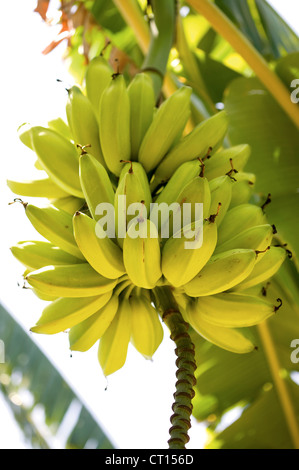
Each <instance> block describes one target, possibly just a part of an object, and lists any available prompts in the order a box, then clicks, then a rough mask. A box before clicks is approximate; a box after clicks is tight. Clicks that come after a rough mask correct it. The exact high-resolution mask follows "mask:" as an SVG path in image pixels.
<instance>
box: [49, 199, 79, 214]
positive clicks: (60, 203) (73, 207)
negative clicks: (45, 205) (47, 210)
mask: <svg viewBox="0 0 299 470" xmlns="http://www.w3.org/2000/svg"><path fill="white" fill-rule="evenodd" d="M50 202H51V205H52V206H54V207H56V208H57V209H62V210H63V211H65V212H67V213H68V214H71V215H74V213H75V212H76V211H78V210H80V209H82V210H83V208H84V207H85V199H79V198H78V197H74V196H68V197H62V198H58V199H51V201H50Z"/></svg>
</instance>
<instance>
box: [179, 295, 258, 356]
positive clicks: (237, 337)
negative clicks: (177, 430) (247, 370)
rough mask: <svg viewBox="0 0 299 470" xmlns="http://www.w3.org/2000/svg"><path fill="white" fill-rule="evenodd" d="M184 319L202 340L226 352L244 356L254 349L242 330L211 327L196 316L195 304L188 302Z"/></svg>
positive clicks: (200, 317)
mask: <svg viewBox="0 0 299 470" xmlns="http://www.w3.org/2000/svg"><path fill="white" fill-rule="evenodd" d="M184 319H185V320H186V321H187V322H188V323H189V324H190V325H191V326H192V328H193V329H194V330H195V331H196V332H197V333H198V334H199V335H200V336H202V337H203V338H204V339H206V340H207V341H209V342H210V343H213V344H215V345H216V346H218V347H220V348H222V349H226V350H227V351H230V352H233V353H237V354H245V353H249V352H251V351H253V350H254V349H255V346H254V344H253V343H252V342H251V341H250V340H249V339H248V338H246V337H245V336H244V335H243V334H242V330H241V329H240V330H237V329H233V328H223V327H222V326H216V325H212V324H211V323H209V322H207V321H205V320H204V319H203V318H202V316H200V315H199V314H198V308H197V305H196V302H190V303H189V304H188V308H187V309H186V311H185V312H184Z"/></svg>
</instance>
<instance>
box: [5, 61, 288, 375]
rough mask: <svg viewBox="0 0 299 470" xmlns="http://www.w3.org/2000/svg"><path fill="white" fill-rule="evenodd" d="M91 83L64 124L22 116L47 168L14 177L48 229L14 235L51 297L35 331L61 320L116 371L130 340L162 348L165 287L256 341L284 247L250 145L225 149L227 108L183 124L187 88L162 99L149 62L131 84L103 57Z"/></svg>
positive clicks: (208, 333)
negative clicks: (254, 331) (259, 198)
mask: <svg viewBox="0 0 299 470" xmlns="http://www.w3.org/2000/svg"><path fill="white" fill-rule="evenodd" d="M84 89H85V90H86V94H85V92H83V91H82V90H81V89H80V88H79V87H72V88H71V89H70V90H69V91H68V97H67V103H66V115H67V122H64V121H63V120H62V119H61V118H58V119H56V120H52V121H50V122H49V123H48V127H40V126H34V127H30V126H21V127H20V129H19V136H20V139H21V141H22V142H23V143H24V145H26V146H27V147H29V148H30V149H31V150H32V151H33V152H34V153H35V154H36V163H35V166H36V168H37V169H38V170H39V171H41V172H42V176H41V177H40V178H38V179H35V180H30V181H14V180H9V181H8V182H7V184H8V186H9V188H10V189H11V190H12V192H14V193H15V194H17V195H18V197H17V198H15V200H14V202H21V204H22V205H23V207H24V211H25V215H26V216H27V218H28V219H29V221H30V222H31V224H32V225H33V227H34V228H35V229H36V230H37V232H39V234H40V235H41V236H42V237H43V238H44V239H45V240H44V241H35V240H30V241H21V242H19V243H18V244H16V245H15V246H13V247H11V251H12V254H13V255H14V256H15V257H16V258H17V259H18V260H19V261H20V262H21V263H22V264H23V265H24V267H25V272H24V278H25V280H26V282H27V283H28V284H29V286H30V288H31V289H32V291H33V292H34V293H35V294H36V295H37V296H38V297H39V298H41V299H43V300H45V301H47V302H48V303H47V305H46V307H45V308H44V310H43V312H42V315H41V317H40V318H39V320H38V321H37V323H36V325H35V326H33V327H32V331H34V332H36V333H43V334H56V333H59V332H62V331H65V330H67V331H68V335H69V342H70V349H71V350H76V351H87V350H88V349H90V348H91V347H93V346H94V345H95V343H98V359H99V363H100V365H101V367H102V369H103V372H104V374H105V375H109V374H112V373H114V372H115V371H117V370H118V369H120V368H121V367H122V366H123V365H124V363H125V361H126V356H127V351H128V347H129V344H131V345H133V347H135V348H136V350H137V351H138V352H139V353H140V354H142V355H143V356H144V357H145V358H151V357H152V356H153V355H154V353H155V351H156V350H157V348H158V346H159V345H160V343H161V341H162V339H163V328H162V324H161V321H160V318H159V314H158V308H156V304H155V295H154V293H155V287H157V286H165V288H166V289H169V288H170V289H171V292H172V293H173V296H174V298H175V300H176V302H177V304H178V307H179V309H180V311H181V313H182V315H183V317H184V318H185V320H186V321H187V322H188V323H189V324H190V325H191V327H192V328H193V329H194V330H195V331H196V332H197V333H198V334H199V335H201V336H202V337H204V338H205V339H206V340H208V341H210V342H212V343H214V344H216V345H217V346H219V347H221V348H224V349H227V350H229V351H233V352H236V353H246V352H250V351H252V350H253V349H254V347H255V346H254V344H253V342H252V340H251V338H250V336H249V335H248V328H249V327H251V326H253V325H256V324H258V323H259V322H261V321H264V320H265V319H266V318H268V317H269V316H271V315H272V314H274V313H275V312H276V311H277V310H278V308H279V307H280V303H279V302H278V304H277V305H272V304H271V303H270V302H269V301H268V300H267V299H266V298H265V297H264V296H262V295H253V294H252V288H255V287H257V288H258V289H260V290H261V288H262V286H263V284H264V283H266V282H267V281H268V280H269V279H270V278H271V277H272V276H273V275H274V274H275V273H276V272H277V271H278V269H279V268H280V266H281V264H282V263H283V261H284V259H285V257H286V255H287V251H286V250H285V249H284V248H283V247H282V246H277V243H276V242H275V234H276V230H275V227H274V226H272V225H270V224H269V223H268V221H267V218H266V215H265V213H264V208H265V205H263V206H262V207H259V206H257V205H255V204H253V203H251V202H250V198H251V195H252V192H253V188H254V183H255V176H254V175H252V174H250V173H246V172H245V171H244V168H245V165H246V163H247V161H248V158H249V157H250V148H249V146H248V145H247V144H243V145H237V146H234V147H230V148H225V147H224V143H223V142H224V138H225V134H226V132H227V128H228V120H227V116H226V113H225V111H221V112H219V113H218V114H216V115H215V116H213V117H211V118H209V119H207V120H205V121H204V122H202V123H200V124H198V125H196V126H195V127H194V128H193V130H192V131H191V132H190V133H187V134H186V132H185V127H186V123H187V121H188V118H189V116H190V97H191V93H192V89H191V88H190V87H187V86H182V87H181V88H179V89H178V90H177V91H176V92H175V93H173V95H172V96H171V97H170V98H168V99H166V100H164V102H163V103H162V104H161V105H160V106H159V107H157V106H156V103H155V95H154V91H153V86H152V82H151V79H150V78H149V76H148V75H147V74H146V73H139V74H137V75H136V76H135V77H134V79H133V80H132V81H131V83H130V84H127V83H126V81H125V78H124V76H123V75H121V74H119V73H112V69H111V67H110V65H109V64H108V63H107V62H106V61H105V59H104V58H103V57H99V58H96V59H94V60H93V61H91V63H90V65H89V67H88V68H87V73H86V82H85V87H84ZM22 196H23V197H24V196H25V197H26V198H27V197H29V198H30V197H35V198H42V201H43V204H42V206H39V205H36V204H37V203H35V201H33V202H32V203H31V202H23V200H22V199H20V197H22Z"/></svg>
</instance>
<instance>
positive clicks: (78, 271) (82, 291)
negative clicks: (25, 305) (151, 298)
mask: <svg viewBox="0 0 299 470" xmlns="http://www.w3.org/2000/svg"><path fill="white" fill-rule="evenodd" d="M25 279H26V280H27V282H28V283H29V284H30V285H31V286H32V287H35V288H37V289H39V290H40V291H41V292H44V293H46V294H49V295H54V296H57V297H91V296H94V295H101V294H105V293H106V292H109V291H110V290H112V289H113V288H114V287H115V285H116V283H117V280H114V279H106V278H105V277H103V276H101V274H99V273H97V272H96V271H95V270H94V269H93V268H92V267H91V266H90V265H89V264H88V263H83V264H70V265H65V266H45V267H44V268H41V269H38V270H37V271H32V272H31V273H29V274H28V275H27V276H26V278H25Z"/></svg>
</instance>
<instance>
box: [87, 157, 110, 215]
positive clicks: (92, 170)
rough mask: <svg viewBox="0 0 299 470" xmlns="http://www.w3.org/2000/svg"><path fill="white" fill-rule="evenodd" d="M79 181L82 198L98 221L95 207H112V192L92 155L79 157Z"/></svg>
mask: <svg viewBox="0 0 299 470" xmlns="http://www.w3.org/2000/svg"><path fill="white" fill-rule="evenodd" d="M79 171H80V181H81V186H82V190H83V193H84V197H85V199H86V202H87V205H88V208H89V210H90V213H91V215H92V217H93V218H94V219H95V220H99V219H100V215H101V214H100V213H97V212H98V211H97V207H98V205H99V204H101V203H108V204H111V205H112V206H113V205H114V190H113V187H112V184H111V181H110V179H109V175H108V173H107V171H106V170H105V168H104V167H103V165H101V164H100V163H99V162H98V161H97V160H96V159H95V158H94V157H93V156H92V155H89V154H88V153H86V154H84V155H81V157H80V160H79Z"/></svg>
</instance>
